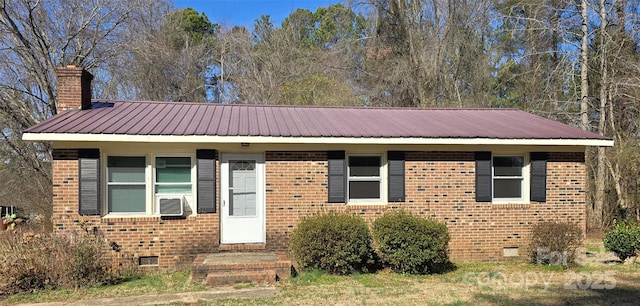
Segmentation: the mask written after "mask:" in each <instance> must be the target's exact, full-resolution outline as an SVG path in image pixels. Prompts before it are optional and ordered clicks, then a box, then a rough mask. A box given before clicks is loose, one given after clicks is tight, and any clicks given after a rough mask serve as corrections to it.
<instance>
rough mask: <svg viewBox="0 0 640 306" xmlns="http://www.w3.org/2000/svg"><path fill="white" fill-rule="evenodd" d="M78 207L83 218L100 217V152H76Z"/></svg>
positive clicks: (87, 150)
mask: <svg viewBox="0 0 640 306" xmlns="http://www.w3.org/2000/svg"><path fill="white" fill-rule="evenodd" d="M78 168H79V171H78V172H79V184H78V189H79V190H78V192H79V205H78V213H79V214H80V215H83V216H96V215H100V150H98V149H80V150H78Z"/></svg>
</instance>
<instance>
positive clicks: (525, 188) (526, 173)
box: [491, 152, 531, 204]
mask: <svg viewBox="0 0 640 306" xmlns="http://www.w3.org/2000/svg"><path fill="white" fill-rule="evenodd" d="M516 156H521V157H522V158H523V166H522V182H521V184H522V186H521V188H520V190H522V196H521V197H520V198H500V199H496V198H495V197H494V195H493V192H494V190H495V183H494V181H495V180H496V177H495V175H494V167H493V159H494V158H496V157H516ZM530 164H531V158H530V156H529V153H525V152H498V153H494V152H492V154H491V203H493V204H526V203H529V202H531V201H530V196H531V195H530V188H531V186H530V178H531V167H530ZM501 178H504V179H509V178H520V177H507V176H505V177H501Z"/></svg>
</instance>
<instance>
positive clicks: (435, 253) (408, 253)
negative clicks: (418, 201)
mask: <svg viewBox="0 0 640 306" xmlns="http://www.w3.org/2000/svg"><path fill="white" fill-rule="evenodd" d="M373 237H374V241H375V242H376V244H377V247H378V253H379V256H380V259H381V260H382V263H383V264H384V265H385V266H386V267H388V268H390V269H392V270H394V271H396V272H400V273H411V274H428V273H440V272H444V271H445V270H447V269H449V268H450V267H451V262H450V261H449V255H448V244H449V231H448V230H447V226H446V225H445V224H443V223H440V222H437V221H435V220H431V219H425V218H420V217H418V216H414V215H412V214H410V213H408V212H404V211H400V212H393V213H387V214H385V215H384V216H382V217H380V218H378V219H376V220H375V221H374V222H373Z"/></svg>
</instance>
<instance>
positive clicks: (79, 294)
mask: <svg viewBox="0 0 640 306" xmlns="http://www.w3.org/2000/svg"><path fill="white" fill-rule="evenodd" d="M585 247H586V254H587V255H586V256H585V258H584V260H583V265H581V266H579V267H576V268H571V269H567V270H563V269H561V268H559V267H556V266H535V265H532V264H528V263H518V262H509V263H500V264H496V263H483V264H459V265H458V268H457V269H456V270H455V271H452V272H449V273H446V274H441V275H426V276H414V275H402V274H395V273H390V272H386V271H382V272H379V273H376V274H359V275H351V276H335V275H328V274H325V273H321V272H318V271H311V272H306V273H301V274H300V275H298V276H297V277H295V278H292V279H291V280H289V281H286V282H280V283H278V285H277V287H276V289H277V294H276V296H274V297H269V298H262V299H253V300H246V299H239V300H231V299H227V300H216V301H208V302H201V303H200V305H381V304H382V305H392V304H396V305H426V304H428V305H474V306H475V305H523V304H524V305H567V304H569V305H637V304H638V303H639V301H640V264H620V263H613V262H612V260H611V259H612V257H611V255H610V254H607V253H606V252H604V251H603V250H602V248H601V243H599V242H598V241H593V240H592V241H587V242H586V244H585ZM246 287H247V286H239V287H238V288H246ZM199 290H206V288H205V287H203V286H202V285H200V284H194V283H191V282H189V272H188V271H183V272H174V273H164V274H155V275H149V276H144V277H141V278H140V279H135V280H131V281H128V282H125V283H122V284H119V285H115V286H103V287H96V288H90V289H82V290H75V291H74V290H72V291H60V290H56V291H46V292H39V293H34V294H24V295H17V296H13V297H10V298H8V299H5V300H4V301H1V302H3V303H6V304H13V303H27V302H45V301H73V300H79V299H95V298H102V297H114V296H126V295H153V294H160V293H173V292H189V291H199ZM175 305H182V304H175Z"/></svg>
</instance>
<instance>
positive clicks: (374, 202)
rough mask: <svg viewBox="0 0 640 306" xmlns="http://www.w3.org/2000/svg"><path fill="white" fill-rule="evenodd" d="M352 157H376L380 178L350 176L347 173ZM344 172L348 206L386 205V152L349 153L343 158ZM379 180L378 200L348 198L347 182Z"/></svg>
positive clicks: (348, 172)
mask: <svg viewBox="0 0 640 306" xmlns="http://www.w3.org/2000/svg"><path fill="white" fill-rule="evenodd" d="M352 156H376V157H380V177H379V179H378V177H374V176H372V177H354V178H352V177H351V176H350V171H349V157H352ZM345 167H346V169H345V171H346V176H347V186H346V188H345V192H346V194H345V200H346V202H347V204H348V205H386V204H387V181H388V178H387V154H386V152H381V153H370V152H368V153H358V152H349V153H348V154H346V156H345ZM372 180H379V182H380V198H378V199H351V198H349V182H350V181H372Z"/></svg>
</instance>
